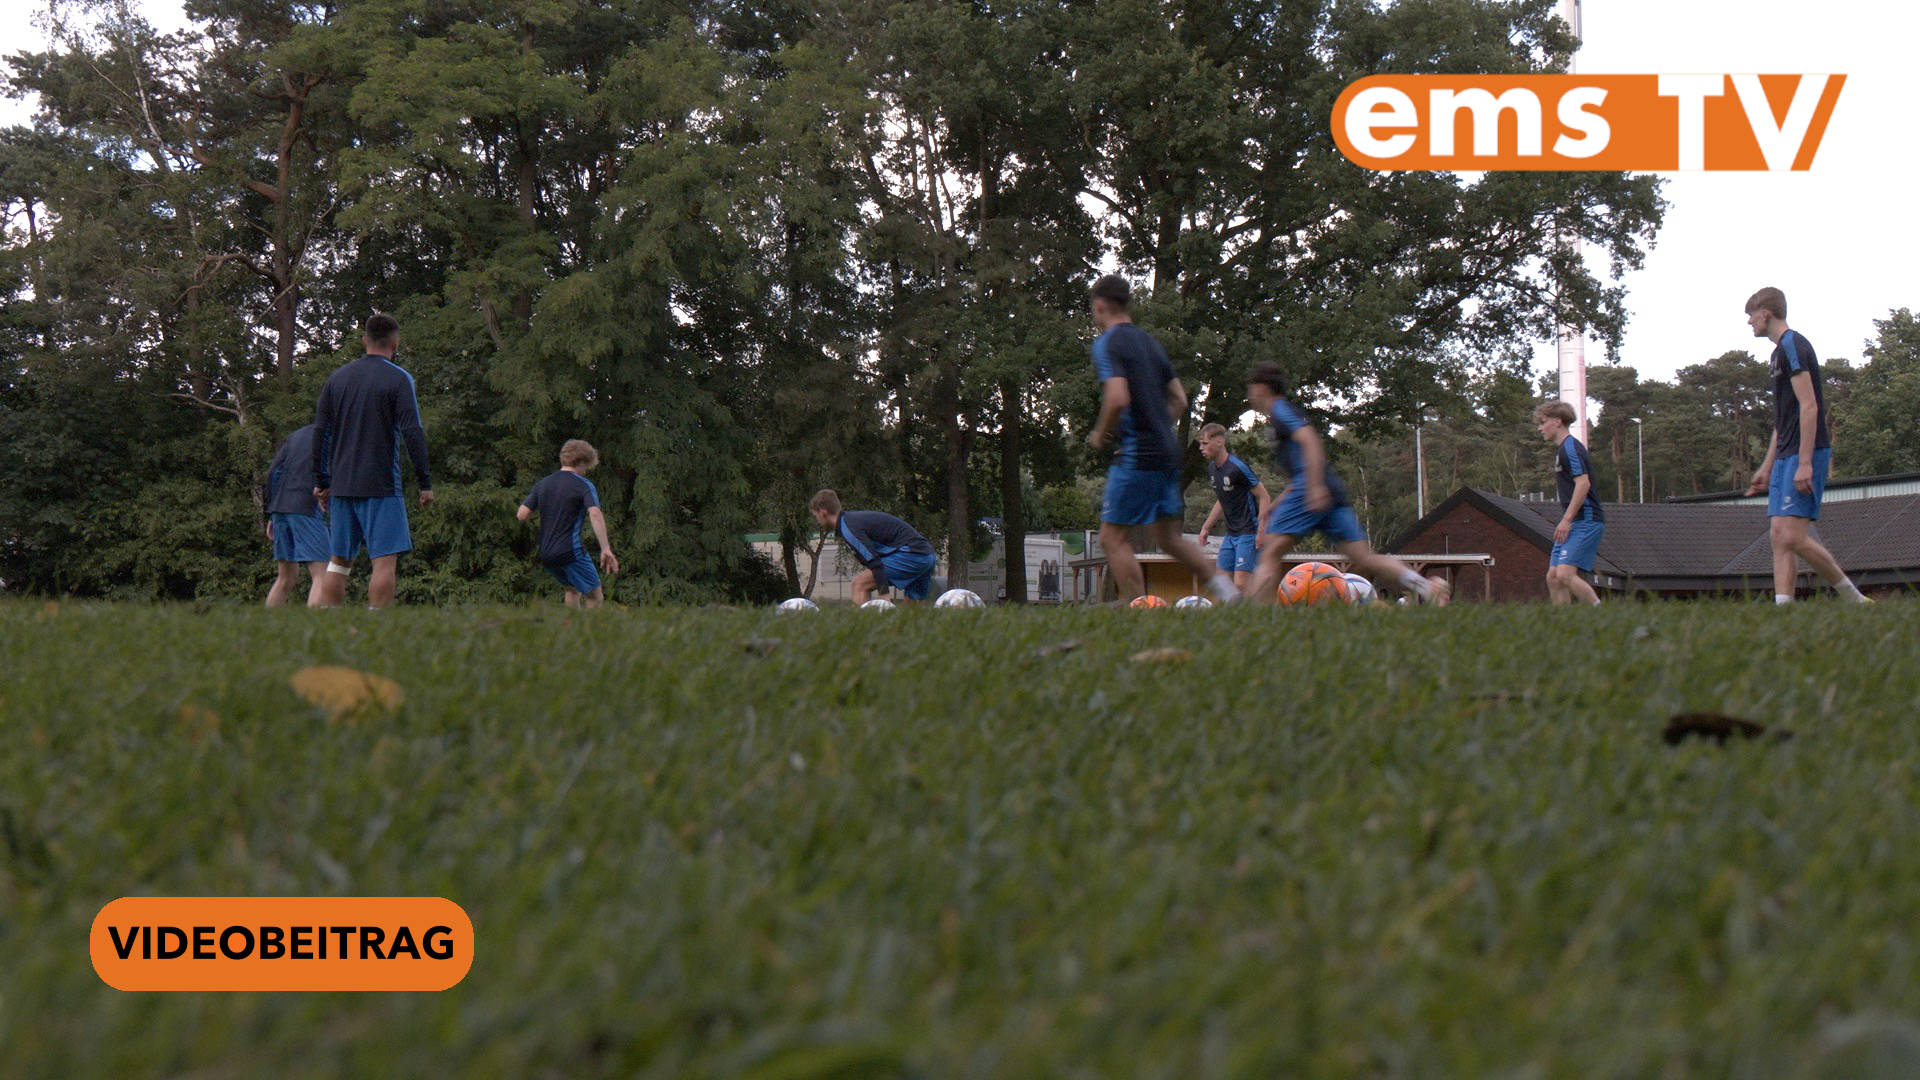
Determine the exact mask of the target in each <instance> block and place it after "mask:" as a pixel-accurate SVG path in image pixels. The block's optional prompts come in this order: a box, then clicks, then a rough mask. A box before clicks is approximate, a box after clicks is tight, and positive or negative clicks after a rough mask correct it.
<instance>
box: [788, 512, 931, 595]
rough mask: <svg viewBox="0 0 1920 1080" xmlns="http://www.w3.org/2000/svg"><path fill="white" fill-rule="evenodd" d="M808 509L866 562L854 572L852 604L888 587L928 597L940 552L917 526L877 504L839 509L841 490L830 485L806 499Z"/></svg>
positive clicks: (857, 557) (820, 522)
mask: <svg viewBox="0 0 1920 1080" xmlns="http://www.w3.org/2000/svg"><path fill="white" fill-rule="evenodd" d="M807 509H808V510H809V511H811V512H812V513H813V520H814V521H816V522H818V523H819V524H820V527H821V528H823V529H832V530H833V534H834V535H835V536H838V537H839V538H840V542H841V543H842V544H845V545H846V546H847V550H848V551H851V552H853V557H854V558H856V559H859V560H860V565H862V566H864V567H866V569H865V570H862V571H860V572H859V573H858V574H855V575H854V576H853V602H854V603H855V604H856V605H858V604H864V603H866V602H867V601H868V600H871V599H873V594H874V593H875V592H882V591H885V590H887V589H899V590H900V592H901V595H903V596H905V597H906V598H907V599H909V600H925V599H926V598H927V592H928V591H929V590H930V589H931V588H932V587H933V568H934V567H935V566H936V565H938V563H939V562H940V558H939V556H938V555H937V554H936V553H935V552H934V550H933V545H932V544H930V543H928V542H927V538H926V537H924V536H921V535H920V532H919V530H917V529H915V528H914V527H913V526H911V525H909V524H907V523H906V522H904V521H901V520H900V519H899V518H897V517H894V516H893V515H892V514H886V513H882V512H880V511H878V510H846V509H842V508H841V506H840V496H839V494H838V493H836V492H834V491H833V490H831V489H822V490H820V491H818V492H815V493H814V496H813V498H812V499H810V500H808V501H807Z"/></svg>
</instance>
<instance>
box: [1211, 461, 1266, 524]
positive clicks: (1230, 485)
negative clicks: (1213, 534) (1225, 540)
mask: <svg viewBox="0 0 1920 1080" xmlns="http://www.w3.org/2000/svg"><path fill="white" fill-rule="evenodd" d="M1207 479H1209V480H1210V481H1212V483H1213V494H1214V497H1215V498H1217V499H1219V500H1220V515H1221V517H1222V518H1223V519H1224V520H1225V522H1226V526H1227V535H1228V536H1245V535H1247V534H1248V533H1254V532H1259V531H1260V523H1259V521H1257V520H1256V518H1257V516H1258V513H1259V509H1260V506H1259V500H1257V499H1255V498H1254V495H1253V489H1254V488H1256V487H1258V486H1260V478H1259V477H1257V476H1255V475H1253V470H1252V469H1251V468H1248V467H1247V463H1246V462H1244V461H1241V460H1240V459H1239V458H1237V457H1235V456H1233V455H1232V454H1228V455H1227V460H1225V461H1223V462H1221V463H1220V464H1218V465H1215V464H1214V463H1213V462H1212V461H1211V460H1209V461H1208V462H1207Z"/></svg>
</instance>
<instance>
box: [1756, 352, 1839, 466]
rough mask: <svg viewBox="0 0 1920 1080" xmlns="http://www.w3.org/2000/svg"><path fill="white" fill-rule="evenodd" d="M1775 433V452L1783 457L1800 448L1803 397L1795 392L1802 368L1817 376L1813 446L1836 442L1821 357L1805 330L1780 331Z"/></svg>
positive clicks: (1775, 369)
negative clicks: (1829, 430)
mask: <svg viewBox="0 0 1920 1080" xmlns="http://www.w3.org/2000/svg"><path fill="white" fill-rule="evenodd" d="M1771 366H1772V368H1773V433H1774V436H1775V441H1774V453H1775V454H1776V455H1777V456H1779V457H1786V456H1787V455H1788V454H1798V453H1799V452H1800V399H1799V398H1797V397H1795V396H1794V393H1793V377H1794V376H1795V375H1798V374H1800V373H1801V372H1802V371H1804V372H1807V373H1808V374H1809V375H1811V376H1813V402H1814V404H1815V405H1817V406H1819V414H1818V419H1819V425H1818V430H1816V431H1815V432H1814V435H1813V448H1814V449H1815V450H1825V449H1826V448H1827V447H1829V446H1832V445H1833V439H1832V438H1830V437H1829V436H1828V435H1827V395H1826V389H1825V388H1824V387H1823V386H1822V385H1821V380H1820V358H1819V357H1817V356H1815V355H1814V354H1813V344H1812V343H1811V342H1809V341H1808V340H1807V338H1806V335H1805V334H1802V333H1801V332H1800V331H1798V330H1789V331H1787V332H1786V333H1784V334H1781V335H1780V344H1778V345H1776V346H1774V349H1773V362H1772V365H1771Z"/></svg>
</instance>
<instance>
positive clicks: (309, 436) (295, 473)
mask: <svg viewBox="0 0 1920 1080" xmlns="http://www.w3.org/2000/svg"><path fill="white" fill-rule="evenodd" d="M265 507H266V511H267V539H268V540H269V541H271V542H272V544H273V561H274V570H275V573H274V578H273V587H272V588H271V589H268V590H267V606H268V607H280V606H282V605H284V604H285V603H286V602H287V597H288V596H289V595H291V594H292V592H293V587H294V585H296V584H298V583H299V581H300V567H301V565H302V564H305V565H306V568H307V578H308V581H309V585H308V588H307V606H308V607H319V606H320V603H321V594H322V592H323V591H324V590H325V585H326V573H327V516H326V515H325V514H322V513H321V512H320V501H319V500H318V499H316V498H314V497H313V425H312V424H308V425H307V426H305V427H303V428H300V429H298V430H296V431H295V432H294V433H293V434H291V435H289V436H287V441H286V442H283V443H281V444H280V449H279V450H278V451H277V452H276V453H275V454H274V455H273V464H272V465H270V466H268V467H267V497H266V500H265Z"/></svg>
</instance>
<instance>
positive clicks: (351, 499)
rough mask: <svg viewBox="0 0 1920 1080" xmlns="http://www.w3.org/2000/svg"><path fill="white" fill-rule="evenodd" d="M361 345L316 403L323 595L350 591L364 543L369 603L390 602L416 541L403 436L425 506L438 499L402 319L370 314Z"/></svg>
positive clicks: (329, 597)
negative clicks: (404, 490) (399, 352)
mask: <svg viewBox="0 0 1920 1080" xmlns="http://www.w3.org/2000/svg"><path fill="white" fill-rule="evenodd" d="M360 345H361V347H362V348H364V349H365V350H366V354H365V355H364V356H362V357H360V359H358V360H355V361H353V362H352V363H350V364H347V365H346V366H345V367H342V368H340V369H339V370H338V371H335V372H334V373H333V374H332V375H330V376H328V377H327V384H326V386H325V387H323V388H321V390H320V401H319V404H318V405H317V406H316V407H315V409H314V416H313V427H314V438H313V483H314V488H313V494H314V496H315V497H316V498H318V499H319V500H320V508H321V509H322V510H325V511H327V513H328V524H329V526H330V528H329V531H330V532H331V534H332V538H331V541H330V543H329V545H328V546H329V548H330V549H331V554H332V556H333V558H332V561H330V562H329V563H328V564H327V575H326V576H327V582H326V594H325V597H324V598H323V600H322V603H324V604H325V605H326V606H328V607H336V606H338V605H339V604H340V602H341V601H343V600H345V599H346V595H347V575H349V574H351V573H352V572H353V560H354V559H355V558H357V557H358V556H359V554H360V548H361V546H362V545H363V544H364V545H365V547H366V549H367V557H368V558H370V559H372V560H373V577H372V579H371V580H370V581H368V583H367V606H369V607H372V608H384V607H386V606H387V605H389V604H391V603H393V593H394V588H395V584H396V578H397V576H398V572H399V563H400V553H401V552H403V551H411V550H412V549H413V537H412V535H411V534H410V533H409V532H408V531H407V504H406V501H405V500H404V499H402V498H401V497H400V447H399V443H400V442H403V441H404V442H405V443H406V444H407V455H408V456H409V457H411V458H412V459H413V472H414V476H415V477H416V478H417V479H418V480H419V481H420V505H421V506H426V505H427V504H429V503H431V502H433V479H432V477H431V476H430V475H429V474H428V472H427V433H426V432H425V431H424V430H423V429H422V428H421V426H420V402H419V400H418V399H417V398H416V397H415V395H414V390H413V376H412V375H409V374H407V372H406V370H405V369H404V368H402V367H400V366H399V365H398V364H395V363H394V362H393V354H394V351H395V350H396V349H398V348H399V347H400V324H399V323H398V322H396V321H394V318H393V316H391V315H387V314H384V313H376V314H374V315H372V316H369V317H368V319H367V323H366V328H365V332H364V333H362V334H361V337H360Z"/></svg>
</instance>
